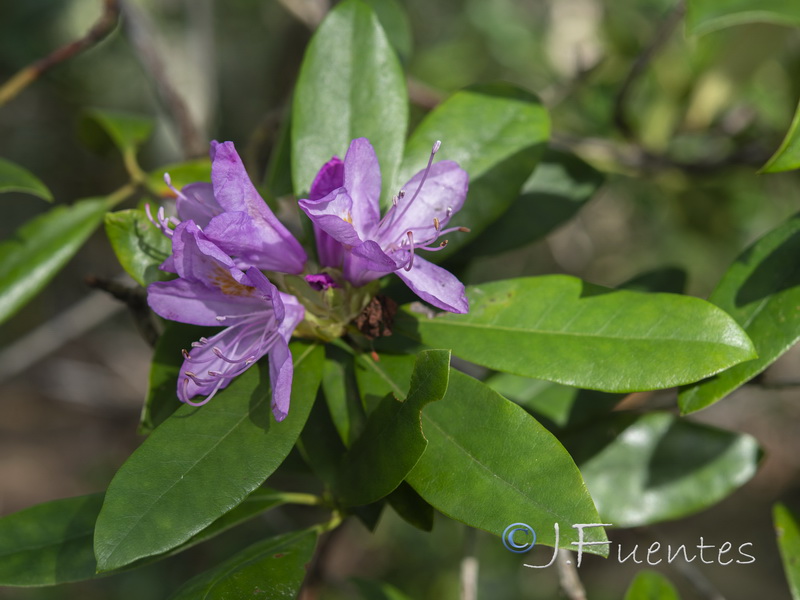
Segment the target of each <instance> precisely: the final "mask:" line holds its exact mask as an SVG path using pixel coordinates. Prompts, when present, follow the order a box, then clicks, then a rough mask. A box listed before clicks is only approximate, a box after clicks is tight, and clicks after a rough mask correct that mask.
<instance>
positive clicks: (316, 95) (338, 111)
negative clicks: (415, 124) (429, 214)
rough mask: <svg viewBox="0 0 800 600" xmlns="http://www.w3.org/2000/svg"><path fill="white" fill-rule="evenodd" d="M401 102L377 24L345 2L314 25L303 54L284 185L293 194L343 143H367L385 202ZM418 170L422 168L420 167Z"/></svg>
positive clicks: (401, 136)
mask: <svg viewBox="0 0 800 600" xmlns="http://www.w3.org/2000/svg"><path fill="white" fill-rule="evenodd" d="M407 127H408V95H407V93H406V85H405V78H404V76H403V71H402V69H401V68H400V63H399V61H398V59H397V55H396V54H395V52H394V50H392V48H391V46H390V45H389V41H388V39H387V38H386V34H385V33H384V31H383V29H382V28H381V26H380V24H379V22H378V18H377V17H376V16H375V14H374V13H373V12H372V9H370V8H369V6H367V5H366V4H364V3H363V2H361V1H360V0H346V1H345V2H342V3H341V4H339V5H338V6H337V7H336V8H334V9H333V10H332V11H331V12H330V13H329V14H328V16H327V17H326V18H325V20H324V21H323V22H322V24H321V25H320V27H319V29H318V30H317V32H316V33H315V34H314V37H313V38H312V40H311V43H310V44H309V46H308V49H307V50H306V54H305V58H304V59H303V64H302V67H301V69H300V76H299V78H298V80H297V87H296V89H295V95H294V105H293V108H292V180H293V182H294V190H295V193H296V194H303V193H305V192H306V191H308V189H309V188H310V187H311V182H312V181H313V180H314V177H315V176H316V174H317V171H319V169H320V168H321V167H322V165H323V164H325V163H326V162H327V161H329V160H330V159H331V156H334V155H338V156H340V157H342V158H344V153H345V152H346V151H347V148H348V146H349V145H350V141H351V140H353V139H354V138H358V137H366V138H369V140H370V142H371V143H372V145H373V147H374V148H375V152H376V154H377V155H378V160H379V161H380V167H381V175H382V177H383V193H384V195H385V196H387V194H388V191H389V190H390V189H391V188H390V185H391V183H392V181H393V180H394V174H395V172H396V170H397V167H398V165H399V164H400V158H401V157H402V153H403V142H404V140H405V135H406V128H407ZM423 166H424V165H423Z"/></svg>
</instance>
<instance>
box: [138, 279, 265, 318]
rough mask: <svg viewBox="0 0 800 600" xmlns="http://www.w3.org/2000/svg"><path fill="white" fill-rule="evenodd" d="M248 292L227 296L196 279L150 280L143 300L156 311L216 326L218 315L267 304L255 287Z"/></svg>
mask: <svg viewBox="0 0 800 600" xmlns="http://www.w3.org/2000/svg"><path fill="white" fill-rule="evenodd" d="M249 289H251V290H252V292H253V293H252V295H251V296H249V297H248V296H230V295H228V294H225V293H224V292H222V291H221V290H219V289H217V288H210V287H208V286H207V285H205V284H203V283H200V282H197V281H187V280H186V279H174V280H172V281H160V282H156V283H151V284H150V285H149V286H148V287H147V304H148V305H149V306H150V308H152V309H153V312H155V313H156V314H157V315H159V316H161V317H163V318H165V319H169V320H170V321H178V322H180V323H191V324H193V325H207V326H210V327H219V326H220V325H224V322H223V321H220V320H219V319H217V317H220V316H226V317H236V316H244V315H249V314H252V313H254V312H259V311H264V313H265V317H266V316H269V313H268V312H267V311H268V309H269V308H271V307H270V305H269V304H267V303H266V302H265V300H264V297H263V295H262V294H260V293H259V292H258V291H257V290H256V289H255V288H249Z"/></svg>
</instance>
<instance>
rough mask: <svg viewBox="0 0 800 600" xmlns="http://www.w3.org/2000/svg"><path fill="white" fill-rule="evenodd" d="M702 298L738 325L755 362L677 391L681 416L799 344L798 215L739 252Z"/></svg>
mask: <svg viewBox="0 0 800 600" xmlns="http://www.w3.org/2000/svg"><path fill="white" fill-rule="evenodd" d="M708 299H709V301H710V302H713V303H714V304H716V305H717V306H719V307H720V308H722V309H723V310H725V311H727V312H728V313H729V314H730V315H731V316H732V317H733V318H734V319H736V322H737V323H739V325H741V326H742V328H743V329H744V330H745V331H746V332H747V335H748V336H750V339H751V340H752V341H753V344H754V345H755V348H756V352H757V353H758V358H757V359H755V360H751V361H748V362H745V363H742V364H740V365H736V366H734V367H732V368H730V369H728V370H727V371H723V372H722V373H719V374H718V375H715V376H714V377H712V378H710V379H706V380H704V381H701V382H699V383H696V384H694V385H691V386H688V387H686V388H684V389H682V390H681V391H680V394H679V395H678V404H679V406H680V408H681V412H682V413H684V414H687V413H691V412H694V411H697V410H700V409H702V408H705V407H707V406H710V405H711V404H713V403H714V402H716V401H717V400H720V399H721V398H723V397H725V396H726V395H727V394H729V393H731V392H732V391H733V390H735V389H736V388H738V387H739V386H741V385H742V384H744V383H746V382H747V381H749V380H750V379H752V378H753V377H755V376H756V375H758V374H759V373H761V372H762V371H763V370H764V369H766V368H767V367H768V366H769V365H771V364H772V363H773V362H774V361H775V360H777V359H778V358H779V357H780V356H781V355H782V354H783V353H784V352H786V351H787V350H788V349H789V348H791V347H792V346H793V345H794V344H795V343H797V341H798V339H800V311H798V310H797V307H798V306H800V215H796V216H795V217H793V218H792V219H790V220H789V221H788V222H786V223H784V224H783V225H781V226H780V227H778V228H777V229H775V230H773V231H772V232H770V233H768V234H767V235H766V236H764V237H763V238H761V239H760V240H758V241H757V242H756V243H755V244H753V245H752V246H751V247H750V248H748V249H747V250H745V251H744V252H743V253H742V254H741V255H740V256H739V257H738V258H737V259H736V261H735V262H734V263H733V265H731V267H730V268H729V269H728V270H727V272H726V273H725V275H724V276H723V277H722V280H721V281H720V282H719V284H718V285H717V287H716V289H715V290H714V291H713V293H712V294H711V296H709V298H708Z"/></svg>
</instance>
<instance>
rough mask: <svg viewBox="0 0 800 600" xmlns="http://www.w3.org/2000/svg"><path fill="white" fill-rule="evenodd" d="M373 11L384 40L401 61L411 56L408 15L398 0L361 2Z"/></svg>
mask: <svg viewBox="0 0 800 600" xmlns="http://www.w3.org/2000/svg"><path fill="white" fill-rule="evenodd" d="M363 1H364V2H365V3H367V4H369V6H370V8H371V9H372V10H373V11H375V16H376V17H378V21H380V24H381V27H383V30H384V31H385V32H386V38H387V39H388V40H389V43H390V44H391V45H392V47H393V48H394V49H395V51H396V52H397V54H399V55H400V58H401V59H402V60H403V61H407V60H408V58H409V57H410V56H411V50H412V45H413V40H412V36H411V22H410V21H409V19H408V13H407V12H406V9H405V7H403V5H402V4H400V2H398V0H363Z"/></svg>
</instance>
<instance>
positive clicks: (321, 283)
mask: <svg viewBox="0 0 800 600" xmlns="http://www.w3.org/2000/svg"><path fill="white" fill-rule="evenodd" d="M304 279H305V280H306V283H308V286H309V287H310V288H311V289H312V290H316V291H318V292H322V291H324V290H328V289H330V288H338V287H339V285H338V284H337V283H336V280H335V279H334V278H333V277H331V276H330V275H328V274H327V273H313V274H311V275H306V276H304Z"/></svg>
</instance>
